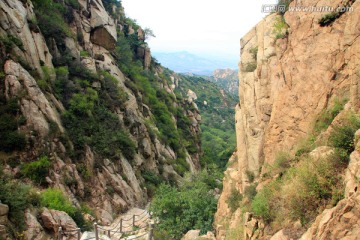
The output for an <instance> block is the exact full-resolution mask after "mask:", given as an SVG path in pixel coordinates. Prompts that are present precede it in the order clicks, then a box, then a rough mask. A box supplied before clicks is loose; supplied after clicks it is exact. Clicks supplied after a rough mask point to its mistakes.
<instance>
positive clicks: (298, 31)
mask: <svg viewBox="0 0 360 240" xmlns="http://www.w3.org/2000/svg"><path fill="white" fill-rule="evenodd" d="M291 4H292V6H295V4H301V5H302V6H321V5H324V1H323V0H302V1H292V3H291ZM341 4H342V1H341V0H334V1H331V2H327V3H326V5H330V6H332V7H337V6H338V5H341ZM352 7H353V10H354V11H351V12H346V13H344V14H343V15H342V16H341V17H340V18H339V19H336V20H335V21H334V22H333V23H332V24H331V25H329V26H327V27H321V26H320V25H319V24H318V20H319V19H320V18H321V17H323V16H324V15H325V14H326V13H324V12H309V11H308V12H304V11H295V12H294V11H292V12H290V11H289V12H287V13H286V14H285V22H286V24H287V25H288V29H287V33H286V32H285V31H284V29H282V31H281V33H280V35H281V34H283V36H282V38H279V36H276V34H275V33H274V32H275V31H274V26H275V25H276V24H277V23H278V22H279V20H280V16H279V15H277V14H271V15H269V16H267V17H266V18H265V19H263V20H262V21H261V22H260V23H259V24H257V25H256V26H255V27H254V28H253V29H252V30H250V32H249V33H248V34H246V35H245V36H244V37H243V38H242V39H241V63H240V66H239V67H240V72H239V78H240V86H239V96H240V103H239V105H238V106H237V107H236V119H235V120H236V134H237V157H238V171H239V173H238V174H239V176H237V178H238V179H239V182H238V183H237V184H238V185H239V189H240V192H242V191H244V189H245V187H246V186H247V185H248V184H249V183H248V179H247V177H246V171H251V172H253V173H254V174H255V177H256V180H257V179H260V176H261V172H262V171H264V170H266V167H265V166H266V165H269V164H270V165H271V164H273V162H274V160H275V156H276V154H277V153H278V152H280V151H290V152H291V153H294V150H295V147H294V146H295V144H296V143H297V142H298V141H299V140H302V139H304V138H305V137H306V136H307V135H308V134H309V133H310V131H312V129H313V123H314V120H315V118H316V117H317V116H318V114H319V113H320V112H321V111H322V110H324V109H326V108H327V107H329V106H331V105H332V103H333V102H334V99H336V98H340V99H341V98H343V96H344V93H346V94H348V93H350V94H349V95H350V103H349V104H348V106H347V107H346V109H350V108H352V109H353V110H355V111H358V109H359V101H358V99H359V86H358V82H359V73H358V68H359V62H360V58H359V56H360V38H359V36H360V28H359V26H360V22H359V21H358V19H359V17H360V11H359V9H360V2H358V1H355V2H354V3H353V5H352ZM324 56H326V57H324ZM328 150H329V149H318V152H317V153H316V152H313V155H314V157H317V156H319V155H324V153H325V152H327V153H330V152H331V151H330V150H329V151H328ZM315 155H316V156H315ZM357 162H358V153H356V152H355V153H353V154H352V162H351V163H350V165H349V170H348V171H347V173H346V184H347V186H348V187H347V192H346V195H347V196H348V195H351V193H350V192H354V190H355V189H357V186H358V182H357V181H354V179H355V178H354V175H355V174H358V172H357V171H358V170H357V169H358V166H357V165H358V163H357ZM350 169H351V170H350ZM264 172H265V171H264ZM256 180H255V181H256ZM226 181H229V178H228V177H225V178H224V192H223V194H225V195H226V194H228V193H229V192H228V191H226V187H225V186H226V185H229V183H228V182H226ZM260 184H261V183H260ZM352 194H354V193H352ZM227 209H228V206H227V204H226V202H225V201H224V200H222V197H220V200H219V205H218V213H217V216H218V217H217V218H216V222H217V223H220V222H226V221H225V219H228V218H229V217H228V216H226V215H225V214H224V212H226V210H227ZM220 225H222V224H220ZM339 236H340V235H339ZM219 239H221V238H219ZM318 239H320V238H318ZM323 239H328V238H323Z"/></svg>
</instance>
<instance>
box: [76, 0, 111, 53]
mask: <svg viewBox="0 0 360 240" xmlns="http://www.w3.org/2000/svg"><path fill="white" fill-rule="evenodd" d="M79 2H80V4H82V5H83V6H86V1H85V0H81V1H79ZM86 7H87V8H90V12H91V15H90V16H91V19H90V26H91V33H90V40H91V42H92V43H94V44H97V45H100V46H102V47H104V48H106V49H108V50H112V49H114V47H115V44H116V40H117V34H116V25H115V22H114V20H113V19H112V18H111V17H110V16H109V14H108V13H107V12H106V10H105V8H104V6H103V4H102V1H101V0H93V1H91V4H90V6H86Z"/></svg>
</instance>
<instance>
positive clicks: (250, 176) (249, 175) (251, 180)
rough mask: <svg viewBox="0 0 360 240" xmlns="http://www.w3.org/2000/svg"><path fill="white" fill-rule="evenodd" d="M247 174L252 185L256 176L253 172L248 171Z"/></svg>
mask: <svg viewBox="0 0 360 240" xmlns="http://www.w3.org/2000/svg"><path fill="white" fill-rule="evenodd" d="M245 174H246V177H247V179H248V180H249V182H250V183H252V182H254V180H255V174H254V173H253V172H252V171H249V170H246V171H245Z"/></svg>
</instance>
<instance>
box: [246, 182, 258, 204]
mask: <svg viewBox="0 0 360 240" xmlns="http://www.w3.org/2000/svg"><path fill="white" fill-rule="evenodd" d="M256 193H257V192H256V184H251V185H250V186H247V187H245V190H244V195H245V197H247V198H248V199H249V200H253V199H254V197H255V196H256Z"/></svg>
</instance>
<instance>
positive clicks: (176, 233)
mask: <svg viewBox="0 0 360 240" xmlns="http://www.w3.org/2000/svg"><path fill="white" fill-rule="evenodd" d="M220 176H221V173H220V172H218V171H217V170H214V169H212V170H211V171H209V172H208V171H206V170H204V171H202V172H201V173H200V174H199V175H197V176H195V175H187V176H186V177H185V179H184V180H183V182H182V183H181V184H180V186H179V187H172V186H169V185H164V184H163V185H160V187H159V188H158V190H157V192H156V195H155V197H154V199H153V201H152V203H151V211H152V212H153V214H154V217H156V218H158V219H159V223H158V224H157V225H156V231H155V237H156V239H169V240H170V239H180V238H181V237H182V235H183V234H185V233H186V232H187V231H189V230H191V229H200V230H201V233H206V232H207V231H211V229H212V224H213V218H214V214H215V211H216V202H217V201H216V199H215V196H214V195H213V193H212V191H211V190H212V189H214V188H216V187H221V186H220V183H219V182H218V180H217V179H218V178H219V177H220Z"/></svg>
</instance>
